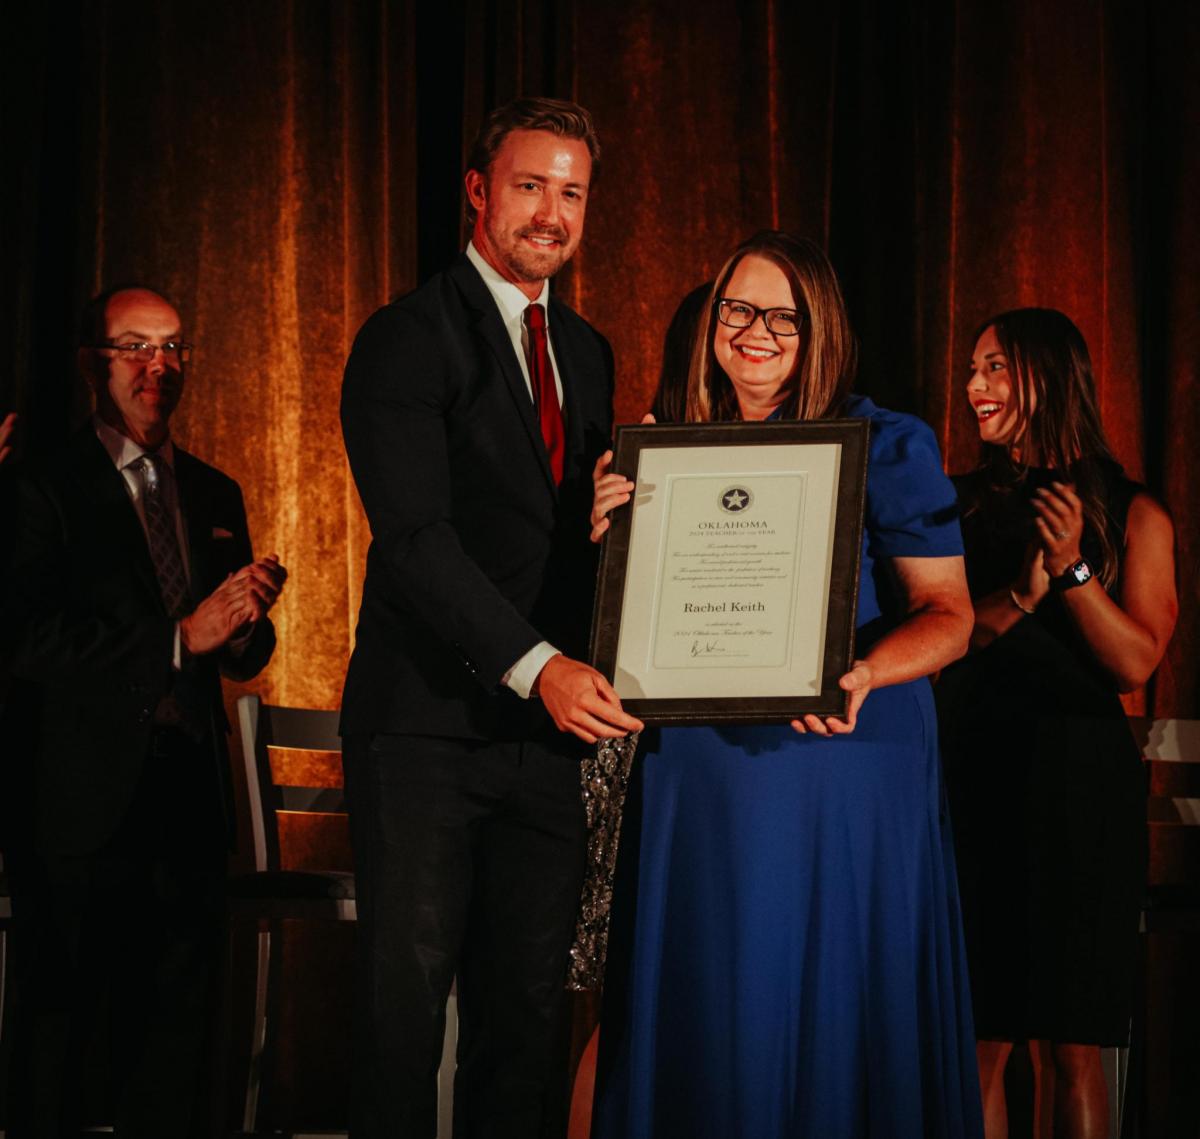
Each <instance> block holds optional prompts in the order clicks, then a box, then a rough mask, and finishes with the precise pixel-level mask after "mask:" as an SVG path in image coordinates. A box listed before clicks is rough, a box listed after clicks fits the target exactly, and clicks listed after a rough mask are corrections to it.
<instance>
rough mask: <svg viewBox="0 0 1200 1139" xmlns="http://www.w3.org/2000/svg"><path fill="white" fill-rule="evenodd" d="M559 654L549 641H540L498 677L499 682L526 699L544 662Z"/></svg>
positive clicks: (544, 665)
mask: <svg viewBox="0 0 1200 1139" xmlns="http://www.w3.org/2000/svg"><path fill="white" fill-rule="evenodd" d="M560 655H561V652H560V650H559V649H556V648H555V647H554V646H553V645H552V644H551V643H550V642H549V641H540V642H539V643H538V644H536V645H534V646H533V648H531V649H530V650H529V652H527V653H526V654H525V655H524V656H523V657H522V658H521V659H520V660H519V661H517V663H516V664H514V665H513V666H512V668H510V669H509V670H508V671H507V672H506V673H505V674H504V675H503V676H502V677H501V678H500V683H501V684H503V685H506V686H507V687H508V688H511V689H512V690H513V691H514V692H515V693H516V694H517V695H518V696H520V697H521V699H522V700H528V699H529V693H530V690H531V689H532V688H533V683H534V681H535V680H537V678H538V676H539V675H541V671H542V669H543V668H545V667H546V662H547V661H548V660H549V659H550V658H551V657H556V656H560Z"/></svg>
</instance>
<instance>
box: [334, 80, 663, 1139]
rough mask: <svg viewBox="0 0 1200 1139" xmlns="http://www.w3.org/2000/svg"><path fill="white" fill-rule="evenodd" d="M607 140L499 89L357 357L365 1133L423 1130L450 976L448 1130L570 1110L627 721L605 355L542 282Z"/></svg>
mask: <svg viewBox="0 0 1200 1139" xmlns="http://www.w3.org/2000/svg"><path fill="white" fill-rule="evenodd" d="M597 157H598V145H597V143H596V137H595V133H594V131H593V129H592V124H591V120H590V118H589V116H588V114H587V112H586V111H584V110H583V109H582V108H581V107H578V106H576V105H575V104H572V103H564V102H560V101H557V100H550V99H520V100H517V101H516V102H514V103H510V104H509V105H507V106H505V107H502V108H500V109H499V110H497V111H495V112H493V113H492V115H491V116H490V117H489V118H488V120H487V121H486V122H485V123H484V126H483V128H482V130H481V132H480V135H479V138H478V139H477V140H476V143H475V147H474V150H473V152H472V154H471V156H470V160H469V162H468V170H467V174H466V193H467V199H468V203H469V206H470V209H471V212H472V218H473V222H474V228H473V235H472V239H471V243H470V245H469V246H468V248H467V251H466V253H465V254H464V255H462V256H460V257H459V258H458V260H457V261H456V262H455V263H454V264H453V265H452V266H451V267H450V268H449V269H447V270H446V271H445V272H443V273H440V274H438V275H437V276H435V277H434V278H433V279H432V280H430V281H429V282H428V283H427V284H426V285H424V286H423V287H422V288H420V289H418V290H417V291H416V292H414V293H412V294H410V295H408V296H407V297H404V298H403V299H402V300H400V301H398V302H396V303H395V304H392V305H390V306H388V307H387V308H384V309H381V310H380V311H379V312H377V313H376V314H375V315H374V316H372V317H371V319H370V320H369V321H367V323H366V325H365V326H364V327H363V329H362V331H361V332H360V333H359V335H358V338H357V340H356V341H355V344H354V349H353V352H352V353H351V355H350V359H349V362H348V363H347V365H346V377H345V383H344V387H343V391H342V425H343V430H344V433H345V438H346V449H347V452H348V454H349V457H350V465H351V469H352V470H353V473H354V478H355V481H356V483H357V485H358V490H359V494H360V495H361V497H362V501H363V504H364V506H365V508H366V512H367V516H368V519H369V521H370V524H371V534H372V544H371V548H370V551H369V553H368V556H367V577H366V582H365V585H364V589H363V600H362V609H361V612H360V615H359V623H358V633H357V644H356V647H355V650H354V655H353V657H352V659H351V662H350V669H349V674H348V675H347V678H346V690H345V697H344V703H343V710H342V728H343V733H344V737H345V739H344V753H343V754H344V762H345V768H346V783H347V793H348V796H349V805H350V824H351V835H352V840H353V844H354V858H355V870H356V875H357V882H358V916H359V930H360V939H361V940H360V946H361V950H362V952H361V957H360V962H359V971H358V977H357V982H358V996H357V1030H356V1032H357V1064H356V1084H355V1089H354V1094H353V1099H352V1110H351V1128H352V1134H353V1135H354V1136H355V1137H356V1139H367V1137H371V1139H375V1137H378V1139H405V1137H413V1139H417V1137H420V1139H426V1137H431V1136H433V1135H434V1133H435V1129H436V1121H435V1104H436V1088H435V1083H434V1077H435V1074H436V1071H437V1067H438V1058H439V1054H440V1050H441V1039H442V1032H443V1027H444V1010H445V1005H446V998H447V995H448V993H449V991H450V985H451V981H452V980H453V979H454V977H455V976H456V975H457V977H458V1012H459V1051H458V1058H459V1062H458V1072H457V1077H456V1082H455V1097H454V1113H455V1135H456V1136H460V1137H465V1136H472V1137H473V1136H485V1135H486V1136H489V1137H490V1136H512V1137H520V1139H536V1137H537V1136H539V1135H554V1134H559V1135H561V1134H562V1133H563V1132H564V1131H565V1101H566V1094H565V1093H566V1082H567V1081H566V1071H565V1068H566V1064H565V1047H564V1038H565V1026H566V1016H565V1011H566V999H565V993H564V980H565V975H566V964H567V961H566V958H567V950H568V947H569V944H570V936H571V930H572V923H573V919H574V915H575V910H576V906H577V904H578V898H579V887H580V881H581V875H582V867H583V853H584V842H585V840H584V817H583V809H582V804H581V800H580V787H579V763H578V760H579V756H580V754H581V751H582V749H583V747H584V744H585V742H587V743H590V742H594V741H595V740H596V738H597V737H599V736H611V735H623V734H624V733H625V732H626V731H628V730H633V729H637V728H639V727H640V724H639V723H638V721H636V720H634V719H633V718H632V717H630V716H628V715H627V714H626V713H624V712H623V711H622V710H621V706H620V701H619V700H618V698H617V695H616V693H615V692H614V691H613V690H612V688H611V686H610V685H609V684H608V683H607V682H606V681H605V680H604V678H603V677H602V676H601V675H600V674H599V673H597V672H595V671H594V670H593V669H591V668H590V667H588V666H587V665H586V664H584V663H582V661H581V660H580V659H578V658H580V657H581V656H583V655H584V654H585V652H586V649H587V635H588V625H589V621H590V618H591V611H592V599H593V590H594V580H595V569H596V563H595V554H594V547H593V546H592V545H591V544H590V543H589V541H588V514H589V511H590V508H591V499H592V487H591V474H592V468H593V465H594V463H595V462H596V460H597V458H598V457H599V456H600V455H601V454H602V453H603V452H604V451H605V449H606V448H607V447H608V443H609V438H610V434H611V424H612V383H613V377H612V356H611V353H610V351H609V348H608V345H607V343H606V342H605V340H604V339H603V338H602V337H601V336H600V335H599V334H598V333H597V332H596V331H595V330H594V329H592V328H591V327H590V326H589V325H588V324H587V323H586V322H585V321H583V320H582V319H581V318H580V317H579V316H577V315H576V314H575V313H574V312H572V311H571V309H569V308H568V307H567V306H566V305H565V304H562V303H561V302H560V301H558V300H557V299H554V298H553V297H551V296H550V293H549V281H548V278H549V277H551V276H553V274H554V273H555V272H556V271H557V270H558V269H559V268H561V266H562V265H564V264H565V263H566V261H567V260H568V258H570V256H571V255H572V253H574V251H575V249H576V247H577V246H578V244H579V239H580V237H581V236H582V233H583V221H584V213H585V210H586V206H587V198H588V192H589V187H590V184H591V179H592V173H593V167H594V163H595V160H596V158H597ZM531 302H532V303H531Z"/></svg>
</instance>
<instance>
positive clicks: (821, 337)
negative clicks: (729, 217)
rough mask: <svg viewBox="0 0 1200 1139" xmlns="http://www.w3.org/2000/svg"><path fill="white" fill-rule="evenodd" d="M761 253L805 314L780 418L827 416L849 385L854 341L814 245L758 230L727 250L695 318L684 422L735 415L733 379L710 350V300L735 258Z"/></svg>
mask: <svg viewBox="0 0 1200 1139" xmlns="http://www.w3.org/2000/svg"><path fill="white" fill-rule="evenodd" d="M751 255H753V256H756V257H764V258H766V259H767V260H768V261H770V262H772V264H774V265H777V266H778V267H779V268H780V269H781V270H782V271H783V274H784V276H785V277H787V279H788V284H789V285H790V286H791V289H792V296H793V297H794V298H795V301H796V307H797V309H799V310H800V311H801V312H803V313H804V314H805V315H806V316H807V318H808V343H807V346H806V348H805V351H804V352H803V354H802V356H801V359H800V362H799V364H798V366H797V371H796V376H795V378H794V382H793V383H792V384H791V390H790V391H789V393H788V395H787V398H786V399H785V400H784V403H783V407H782V410H781V415H782V416H783V418H784V419H823V418H827V417H829V416H831V415H835V414H836V413H837V411H838V409H839V408H840V407H841V405H842V402H843V400H844V399H845V398H846V396H847V394H848V393H849V391H850V384H851V383H852V382H853V380H854V372H855V368H856V366H857V363H858V346H857V345H856V343H855V340H854V333H853V331H852V330H851V328H850V318H849V317H848V316H847V315H846V304H845V301H843V299H842V288H841V286H840V285H839V284H838V279H837V274H836V273H835V272H834V271H833V266H832V265H831V264H830V263H829V258H828V257H826V256H825V252H824V250H822V249H821V247H820V246H819V245H816V244H815V243H813V242H811V241H808V240H807V239H805V238H802V237H793V236H792V235H791V234H790V233H784V232H783V231H782V230H777V229H765V230H762V231H761V232H759V233H756V234H755V235H754V236H753V237H751V238H749V239H748V240H747V241H743V242H742V244H741V245H739V246H738V247H737V249H735V250H734V251H733V255H732V256H731V257H730V258H729V260H728V261H726V262H725V264H724V265H723V266H722V267H721V271H720V273H718V274H717V279H716V280H715V281H714V282H713V287H712V290H711V292H710V293H709V297H708V306H707V308H706V309H705V311H704V313H703V314H702V315H701V317H700V323H699V327H698V329H697V332H696V339H695V342H694V345H693V348H692V361H691V366H690V367H689V368H688V379H687V397H686V405H685V409H686V417H687V421H688V422H689V423H705V422H709V421H727V420H734V419H740V418H741V412H740V411H739V410H738V402H737V396H736V394H735V393H734V390H733V384H732V383H730V380H729V377H728V376H727V375H726V374H725V371H724V369H723V368H722V367H721V366H720V364H718V363H717V359H716V355H715V354H714V352H713V337H714V336H715V334H716V325H717V316H716V303H717V301H718V300H719V299H720V297H722V296H723V295H724V290H725V286H726V285H727V284H728V283H729V278H730V277H732V276H733V271H734V269H736V268H737V266H738V262H739V261H741V259H742V258H743V257H749V256H751Z"/></svg>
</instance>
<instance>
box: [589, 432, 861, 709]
mask: <svg viewBox="0 0 1200 1139" xmlns="http://www.w3.org/2000/svg"><path fill="white" fill-rule="evenodd" d="M869 437H870V424H869V422H868V421H867V420H865V419H822V420H816V421H804V422H799V421H795V420H790V421H786V422H772V423H761V422H758V423H685V424H647V425H640V424H639V425H622V426H619V427H618V428H617V432H616V443H615V445H614V448H613V463H612V470H613V471H615V472H619V473H626V474H628V477H629V478H631V479H633V478H634V477H635V475H636V472H637V470H638V465H639V460H640V457H641V453H642V451H643V450H644V449H646V448H659V447H711V446H722V445H726V444H737V445H741V446H753V447H771V446H780V445H788V446H795V445H796V444H800V445H805V444H829V443H839V444H841V448H842V450H841V461H840V465H839V471H838V489H837V502H836V504H835V508H834V509H835V521H834V539H833V556H832V560H831V563H830V581H829V601H828V606H827V609H826V613H825V656H824V661H823V664H822V687H821V691H820V693H819V694H817V695H815V696H761V697H755V696H728V697H687V698H673V699H657V698H647V697H631V698H629V699H626V700H623V701H622V705H623V707H624V708H625V709H626V710H627V711H629V712H631V713H632V714H633V715H635V716H637V717H638V718H639V719H641V720H643V721H644V722H645V723H647V724H736V723H759V724H762V723H787V722H788V721H790V720H794V719H796V718H797V717H798V716H803V715H807V714H810V713H811V714H813V715H817V716H844V715H845V714H846V709H847V703H848V694H847V693H846V692H845V690H844V689H842V688H841V687H840V686H839V685H838V680H839V679H840V678H841V676H842V674H843V673H845V672H847V671H848V670H849V668H850V663H851V661H853V660H854V628H855V618H856V616H857V610H858V577H859V569H860V565H859V562H860V559H859V551H860V549H861V548H862V530H863V512H864V508H865V505H866V492H867V455H868V441H869ZM763 473H767V472H763ZM635 494H636V491H635ZM632 530H633V508H632V501H631V502H630V503H629V504H627V505H625V506H619V507H617V508H616V509H615V510H614V511H613V512H612V525H611V526H610V527H609V529H608V532H607V533H606V534H605V537H604V546H603V549H602V551H601V555H600V569H599V577H598V584H597V589H596V603H595V608H594V610H593V613H592V646H591V648H592V652H591V655H592V663H593V665H594V667H595V668H596V669H597V670H598V671H599V672H601V673H603V674H604V676H605V677H607V678H608V680H609V681H610V682H611V681H612V679H613V677H614V675H615V672H616V661H617V645H618V642H619V641H620V635H621V622H622V609H623V606H624V598H625V574H626V568H627V566H628V562H629V544H630V537H631V534H632Z"/></svg>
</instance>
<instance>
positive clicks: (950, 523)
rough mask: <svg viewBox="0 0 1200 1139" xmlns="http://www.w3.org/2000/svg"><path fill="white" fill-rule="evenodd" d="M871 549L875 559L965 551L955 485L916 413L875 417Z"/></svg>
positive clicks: (869, 480) (870, 492)
mask: <svg viewBox="0 0 1200 1139" xmlns="http://www.w3.org/2000/svg"><path fill="white" fill-rule="evenodd" d="M866 529H867V549H868V551H869V552H870V554H871V556H872V557H874V558H941V557H953V556H955V555H958V554H961V553H962V552H963V544H962V534H961V533H960V532H959V527H958V501H957V496H956V495H955V492H954V486H953V484H952V483H951V482H950V480H949V479H948V478H947V477H946V475H945V473H944V472H943V470H942V457H941V453H940V452H939V451H938V445H937V441H936V440H935V439H934V435H933V431H932V430H930V428H929V426H928V424H926V423H924V422H922V421H921V420H920V419H918V418H917V417H916V416H914V415H903V414H901V413H899V412H894V411H880V412H877V413H876V414H875V415H873V416H872V417H871V452H870V459H869V465H868V467H867V512H866Z"/></svg>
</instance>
